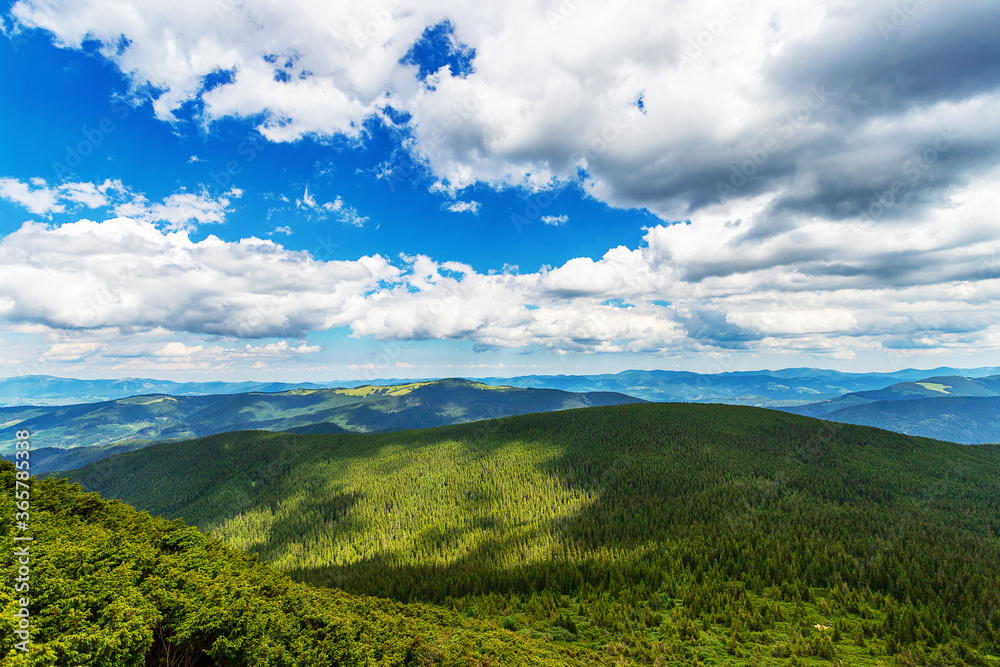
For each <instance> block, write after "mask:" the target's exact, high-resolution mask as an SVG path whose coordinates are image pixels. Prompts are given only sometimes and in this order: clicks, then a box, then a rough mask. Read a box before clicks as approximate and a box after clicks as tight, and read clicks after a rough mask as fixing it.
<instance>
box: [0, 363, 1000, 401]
mask: <svg viewBox="0 0 1000 667" xmlns="http://www.w3.org/2000/svg"><path fill="white" fill-rule="evenodd" d="M994 374H1000V368H976V369H956V368H936V369H932V370H916V369H905V370H900V371H896V372H894V373H843V372H840V371H833V370H825V369H818V368H785V369H780V370H760V371H734V372H729V373H718V374H701V373H692V372H689V371H666V370H653V371H644V370H635V371H624V372H622V373H616V374H600V375H524V376H519V377H513V378H506V377H489V378H470V379H476V380H478V381H480V382H484V383H486V384H492V385H507V386H512V387H521V388H535V389H561V390H563V391H572V392H595V391H612V392H618V393H623V394H628V395H629V396H635V397H636V398H642V399H645V400H647V401H681V402H689V403H730V404H741V405H755V406H760V407H788V406H796V405H806V404H809V403H815V402H818V401H826V400H830V399H835V398H838V397H840V396H843V395H845V394H851V393H856V392H863V391H872V390H879V389H884V388H886V387H888V386H889V385H892V384H895V383H900V382H910V381H914V380H922V379H924V378H928V377H934V376H963V377H983V376H988V375H994ZM419 379H429V380H436V379H440V378H419ZM417 380H418V378H392V379H384V380H370V381H369V380H334V381H329V382H320V383H312V382H302V383H286V382H171V381H169V380H154V379H149V378H124V379H121V380H77V379H72V378H59V377H52V376H49V375H26V376H21V377H14V378H8V379H6V380H0V407H2V406H24V405H73V404H77V403H96V402H99V401H113V400H118V399H122V398H128V397H130V396H137V395H143V394H166V395H170V396H212V395H218V394H243V393H250V392H256V393H261V392H264V393H277V392H282V391H290V390H293V389H320V388H332V387H343V388H351V387H357V386H360V385H362V384H375V385H390V384H405V383H407V382H413V381H417Z"/></svg>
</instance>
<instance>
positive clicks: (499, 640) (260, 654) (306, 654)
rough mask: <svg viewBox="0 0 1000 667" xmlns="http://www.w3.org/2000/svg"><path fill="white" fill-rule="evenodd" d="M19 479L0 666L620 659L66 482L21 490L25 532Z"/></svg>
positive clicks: (1, 523) (571, 663)
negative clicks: (297, 576)
mask: <svg viewBox="0 0 1000 667" xmlns="http://www.w3.org/2000/svg"><path fill="white" fill-rule="evenodd" d="M16 483H17V480H16V479H15V470H14V466H13V465H12V464H11V463H9V462H6V461H3V462H0V548H2V550H3V553H4V554H7V556H5V558H8V559H11V561H14V559H15V558H16V559H17V561H19V564H18V566H17V567H13V566H7V567H4V568H3V569H2V570H0V579H2V580H3V586H2V588H0V637H2V639H0V664H3V665H11V666H15V665H38V666H39V667H42V666H44V667H54V666H57V665H58V666H64V665H94V666H97V667H110V666H115V667H152V666H157V667H168V666H179V665H188V666H192V667H193V666H194V665H200V666H204V667H211V666H220V667H221V666H223V665H227V666H235V665H241V666H246V667H251V666H253V667H278V666H283V667H316V666H317V665H344V666H347V665H386V666H395V665H398V666H400V667H402V666H403V665H428V666H431V665H434V666H440V667H444V666H445V665H456V666H457V665H500V664H503V665H512V666H517V667H520V666H522V665H524V666H527V665H558V666H563V667H590V666H591V665H612V664H615V661H614V659H613V658H612V657H610V656H608V655H607V654H602V653H600V652H598V651H593V650H590V649H588V648H587V647H584V646H571V647H566V646H554V645H553V644H552V643H551V642H547V641H543V640H541V639H532V638H530V637H525V636H523V635H519V634H515V633H512V632H510V631H508V630H506V629H504V628H502V627H501V626H500V624H499V623H490V622H483V621H477V620H471V619H468V618H465V617H463V616H462V615H460V614H456V613H454V612H449V611H447V610H443V609H440V608H433V607H429V606H427V605H419V604H409V605H401V604H398V603H395V602H392V601H389V600H379V599H376V598H371V597H365V596H357V595H348V594H345V593H342V592H339V591H329V590H324V589H317V588H313V587H305V586H302V585H297V584H295V583H294V582H293V581H291V580H290V579H289V578H288V577H287V576H286V575H284V574H280V573H278V572H276V571H275V570H274V569H272V568H271V567H269V566H267V565H265V564H262V563H259V562H257V559H256V557H254V556H250V555H248V554H245V553H241V552H239V551H236V550H234V549H232V548H229V547H227V546H225V545H224V544H223V543H221V542H220V541H219V540H217V539H215V538H212V537H210V536H208V535H204V534H202V533H199V532H198V531H196V530H194V529H192V528H189V527H186V526H184V525H183V524H181V523H179V522H170V521H165V520H163V519H153V518H151V517H150V516H149V515H148V514H143V513H139V512H136V511H135V510H134V509H132V508H131V507H129V506H127V505H124V504H122V503H117V502H105V501H103V500H101V499H100V498H99V497H98V496H97V495H96V494H93V493H83V492H81V490H80V488H79V487H78V486H71V485H69V484H67V483H66V481H65V480H60V481H56V480H43V479H32V480H31V481H30V482H29V484H30V487H31V498H30V503H31V512H30V515H31V516H30V528H28V529H27V531H24V530H17V532H16V533H15V529H16V528H15V524H14V516H15V513H16V512H17V509H16V508H15V501H14V494H15V491H16V489H15V485H16ZM18 537H31V538H32V541H16V540H17V538H18ZM22 550H25V551H26V555H21V554H22ZM18 568H21V570H23V572H21V574H19V575H17V576H18V577H19V579H18V581H15V573H16V571H17V569H18ZM25 572H26V574H25ZM15 584H16V585H17V586H18V587H20V588H18V589H17V590H18V593H15ZM21 600H24V601H25V604H26V605H27V606H25V607H22V606H21V604H20V601H21ZM22 609H23V610H25V612H26V614H27V615H28V622H29V625H28V629H27V630H24V629H23V628H24V626H21V625H20V624H19V618H18V615H19V614H20V613H21V610H22ZM19 632H24V633H25V635H23V636H19V635H18V633H19ZM29 632H30V635H29V634H27V633H29ZM25 638H28V639H30V642H29V643H28V644H25V645H24V648H25V649H27V651H24V652H22V651H21V650H20V647H18V646H17V644H18V643H19V642H21V641H22V640H24V639H25Z"/></svg>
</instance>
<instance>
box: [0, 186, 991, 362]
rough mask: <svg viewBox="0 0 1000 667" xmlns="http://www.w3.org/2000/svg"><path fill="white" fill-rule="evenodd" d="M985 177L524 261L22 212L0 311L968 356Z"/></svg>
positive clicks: (187, 330)
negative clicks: (565, 257) (938, 189)
mask: <svg viewBox="0 0 1000 667" xmlns="http://www.w3.org/2000/svg"><path fill="white" fill-rule="evenodd" d="M998 177H1000V169H994V170H992V171H988V172H986V173H984V174H983V175H982V176H980V177H979V178H977V179H974V180H972V181H970V183H969V184H968V185H967V186H966V187H965V188H962V189H960V190H956V191H954V192H953V194H952V196H951V197H950V198H949V199H948V200H947V201H946V202H942V203H941V204H939V205H938V206H936V207H934V208H931V209H928V210H927V211H925V213H924V214H923V215H922V216H919V217H914V218H912V219H909V220H906V221H901V220H898V219H884V220H881V219H880V220H876V219H874V218H873V219H870V220H859V221H856V222H854V223H853V224H852V225H849V226H845V225H843V224H842V223H841V222H840V221H836V220H830V219H828V218H825V217H823V216H818V215H807V214H805V213H802V212H798V213H789V215H795V216H796V217H795V219H794V224H792V225H790V226H788V227H787V228H786V229H783V230H771V232H770V233H768V234H759V233H756V231H755V230H756V228H757V226H758V225H761V224H767V223H768V221H769V220H770V217H769V215H768V213H767V211H768V210H770V208H771V205H772V203H773V198H774V197H780V194H778V195H773V196H772V197H771V198H770V199H769V198H766V197H763V196H762V197H761V198H759V199H757V200H754V201H752V202H749V203H747V202H729V203H725V204H716V205H714V206H711V207H706V209H705V211H704V213H703V215H702V216H701V217H700V223H699V224H683V223H682V224H673V225H665V224H661V225H655V226H652V227H650V228H648V229H646V230H645V233H644V236H643V237H642V238H641V239H636V243H634V244H632V246H633V247H628V246H618V247H615V248H611V249H609V250H608V251H607V252H606V253H604V255H603V256H601V257H599V258H597V259H592V258H587V257H579V258H575V259H571V260H569V261H567V262H565V263H563V264H562V265H560V266H557V267H546V268H543V269H542V270H540V271H537V272H534V273H519V272H518V271H517V270H516V269H507V270H504V271H501V272H489V273H479V272H477V271H475V270H474V269H473V268H472V267H471V266H468V265H466V264H462V263H460V262H453V261H439V260H436V259H434V258H431V257H427V256H424V255H415V256H409V255H402V256H400V257H399V258H398V259H394V260H392V261H390V260H389V259H387V258H384V257H381V256H378V255H375V256H370V257H361V258H359V259H358V260H355V261H320V260H317V259H316V258H314V257H312V256H310V255H309V254H307V253H303V252H294V251H290V250H287V249H285V248H283V247H282V246H280V245H278V244H276V243H274V242H272V241H264V240H260V239H256V238H248V239H243V240H241V241H239V242H224V241H222V240H220V239H217V238H215V237H212V236H210V237H208V238H207V239H205V240H204V241H200V242H193V241H191V240H190V238H189V237H188V235H187V234H186V233H185V232H183V231H170V230H169V229H162V228H158V227H156V226H155V225H153V224H152V223H151V222H149V221H146V220H140V219H132V218H126V217H118V218H112V219H110V220H106V221H104V222H101V223H97V222H92V221H89V220H80V221H78V222H75V223H68V224H64V225H61V226H53V225H44V224H39V223H26V224H25V225H24V226H23V227H22V228H21V229H20V230H19V231H17V232H15V233H13V234H11V235H9V236H7V237H6V238H4V239H3V241H2V242H0V286H2V287H0V320H2V321H3V322H6V323H7V325H8V326H33V325H40V326H45V327H49V328H52V329H57V330H65V331H90V330H98V329H102V328H109V327H110V328H114V329H116V330H120V331H135V332H143V331H152V330H155V329H163V330H167V331H172V332H175V333H178V334H195V335H221V336H227V337H234V338H260V337H282V338H301V337H303V336H305V335H307V334H308V333H309V332H315V331H324V330H329V329H333V328H337V327H349V328H350V331H351V333H352V335H354V336H358V337H364V336H370V337H373V338H376V339H384V340H421V339H454V340H465V341H469V342H470V343H472V344H474V345H475V346H476V347H477V349H491V348H522V349H545V350H552V351H578V352H648V353H655V354H662V355H679V354H688V355H690V354H707V353H711V352H713V351H720V350H734V349H739V350H747V351H751V352H757V353H770V352H780V351H783V352H791V351H798V352H804V353H809V354H814V355H821V356H826V357H829V358H850V357H851V355H853V354H855V353H856V352H857V351H859V350H860V351H863V350H883V351H886V350H909V349H938V350H951V351H961V352H969V351H973V350H976V349H986V348H987V347H988V346H996V345H997V344H998V342H1000V339H998V337H997V333H996V331H997V325H996V323H995V312H996V309H997V305H998V301H1000V228H998V227H997V226H996V225H995V224H993V222H992V221H993V217H992V215H993V211H995V210H997V208H998V207H1000V194H998V193H997V192H996V188H995V187H994V183H995V182H996V180H997V178H998ZM15 276H16V279H15ZM164 285H169V286H170V288H169V289H164ZM81 350H83V348H79V347H71V348H67V349H66V350H65V351H63V352H62V353H61V354H63V355H64V356H71V355H72V354H76V353H82V352H81ZM176 350H177V351H178V352H184V350H183V349H181V348H176Z"/></svg>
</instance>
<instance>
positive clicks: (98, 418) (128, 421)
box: [0, 379, 641, 473]
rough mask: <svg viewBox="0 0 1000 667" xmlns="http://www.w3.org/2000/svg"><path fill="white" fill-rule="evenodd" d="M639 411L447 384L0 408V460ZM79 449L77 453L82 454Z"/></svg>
mask: <svg viewBox="0 0 1000 667" xmlns="http://www.w3.org/2000/svg"><path fill="white" fill-rule="evenodd" d="M635 402H641V399H636V398H632V397H630V396H625V395H624V394H617V393H613V392H590V393H572V392H566V391H561V390H558V389H523V388H515V387H495V386H491V385H486V384H483V383H481V382H473V381H470V380H461V379H446V380H437V381H432V382H418V383H411V384H403V385H389V386H373V385H364V386H361V387H355V388H342V389H323V388H319V389H293V390H291V391H282V392H276V393H264V392H251V393H242V394H222V395H211V396H168V395H163V394H152V395H142V396H132V397H129V398H122V399H117V400H113V401H102V402H98V403H84V404H79V405H69V406H33V407H8V408H0V441H2V442H3V443H5V445H4V446H0V452H5V453H7V454H8V457H9V455H10V451H11V449H12V447H13V442H14V435H15V433H16V432H17V431H19V430H28V431H30V432H31V433H32V434H33V437H32V441H33V445H34V447H35V452H34V454H33V461H34V464H33V466H32V467H33V469H34V470H35V472H37V473H42V472H48V471H52V470H69V469H72V468H76V467H79V466H80V465H83V464H84V463H88V462H90V461H94V460H98V459H100V458H104V457H105V456H110V455H112V454H117V453H120V452H122V451H127V450H130V449H136V448H139V447H142V446H145V445H147V444H149V443H150V442H151V441H155V440H179V439H185V438H194V437H200V436H205V435H211V434H214V433H222V432H225V431H234V430H240V429H263V430H269V431H289V432H294V433H346V432H380V431H398V430H404V429H412V428H427V427H431V426H440V425H444V424H456V423H463V422H470V421H478V420H482V419H488V418H491V417H503V416H507V415H518V414H526V413H529V412H546V411H550V410H564V409H568V408H579V407H587V406H598V405H619V404H622V403H635ZM83 448H86V449H85V450H84V449H83Z"/></svg>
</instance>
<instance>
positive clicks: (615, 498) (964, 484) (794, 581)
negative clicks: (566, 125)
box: [72, 404, 1000, 666]
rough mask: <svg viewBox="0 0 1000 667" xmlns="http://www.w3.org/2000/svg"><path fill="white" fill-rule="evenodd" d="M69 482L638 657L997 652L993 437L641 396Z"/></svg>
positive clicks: (249, 445) (788, 660)
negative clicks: (957, 440)
mask: <svg viewBox="0 0 1000 667" xmlns="http://www.w3.org/2000/svg"><path fill="white" fill-rule="evenodd" d="M72 479H73V480H76V481H79V482H80V483H82V484H83V485H84V487H85V488H87V489H91V490H97V491H100V492H101V493H102V494H103V495H105V496H106V497H117V498H122V499H125V500H126V501H127V502H129V503H132V504H134V505H135V506H137V507H140V508H143V509H148V510H149V511H151V512H153V513H159V514H163V515H164V516H167V517H170V518H174V517H184V519H185V520H186V521H189V522H192V523H194V524H195V525H197V526H198V527H200V528H202V529H204V530H209V531H211V532H212V534H214V535H216V536H218V537H220V538H221V539H222V540H224V541H225V542H227V543H228V544H230V545H232V546H235V547H239V548H241V549H247V550H249V551H251V552H254V553H257V554H260V555H261V557H263V558H264V559H266V560H268V561H271V562H272V563H274V564H275V565H276V566H277V567H279V568H281V569H283V570H285V571H287V572H289V573H290V574H291V575H292V576H293V577H294V578H296V579H298V580H300V581H304V582H308V583H310V584H320V585H324V586H334V587H339V588H343V589H344V590H346V591H349V592H352V593H358V594H367V595H376V596H380V597H385V598H389V599H393V600H397V601H400V602H414V601H419V602H425V603H432V604H435V605H439V606H440V607H443V608H447V609H449V610H452V611H457V612H460V613H462V614H463V615H466V616H468V617H471V618H476V619H481V620H483V621H484V622H490V621H492V622H499V623H502V624H503V625H504V626H505V627H507V628H509V629H511V630H513V631H516V632H518V633H521V634H523V635H526V636H529V637H534V638H540V639H544V640H548V641H551V642H553V643H554V645H558V646H563V645H565V646H572V647H580V648H588V649H594V650H599V651H603V652H604V653H605V654H611V655H615V656H618V657H619V658H621V659H622V660H623V661H624V662H625V664H650V665H655V664H675V665H691V664H705V665H723V664H741V665H787V664H811V665H824V666H825V665H830V664H842V665H872V666H874V665H889V664H893V662H892V661H893V659H895V664H900V665H911V664H912V665H918V664H919V665H963V664H968V665H998V664H1000V662H998V660H997V656H998V655H1000V608H998V604H997V601H998V600H1000V572H998V568H997V563H998V562H1000V449H998V448H997V447H962V446H959V445H954V444H950V443H945V442H938V441H932V440H926V439H921V438H915V437H909V436H902V435H897V434H893V433H889V432H886V431H880V430H876V429H872V428H867V427H858V426H848V425H838V424H832V423H829V422H821V421H817V420H815V419H811V418H806V417H800V416H796V415H791V414H787V413H781V412H774V411H769V410H762V409H757V408H745V407H732V406H717V405H680V404H645V405H626V406H618V407H611V408H593V409H587V410H573V411H565V412H559V413H548V414H538V415H528V416H520V417H510V418H505V419H499V420H492V421H487V422H479V423H475V424H466V425H460V426H450V427H443V428H436V429H429V430H424V431H406V432H400V433H390V434H376V435H353V434H339V435H291V434H282V433H261V432H239V433H229V434H223V435H218V436H213V437H210V438H206V439H202V440H197V441H191V442H185V443H179V444H176V443H175V444H162V445H155V446H153V447H150V448H147V449H143V450H139V451H136V452H131V453H128V454H123V455H120V456H116V457H113V458H111V459H107V460H105V461H102V462H100V463H98V464H95V465H92V466H89V467H87V468H84V469H81V470H79V471H76V472H75V473H73V475H72ZM503 664H507V663H503Z"/></svg>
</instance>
